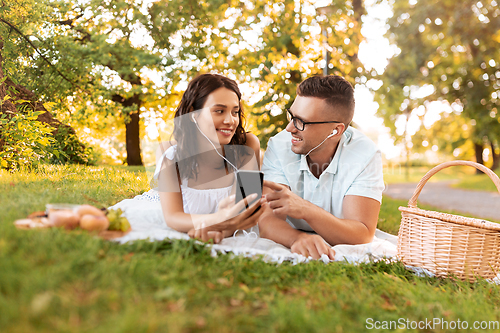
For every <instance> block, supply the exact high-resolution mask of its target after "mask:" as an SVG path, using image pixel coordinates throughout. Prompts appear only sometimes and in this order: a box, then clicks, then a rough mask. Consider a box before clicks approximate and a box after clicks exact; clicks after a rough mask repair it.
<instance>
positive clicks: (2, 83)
mask: <svg viewBox="0 0 500 333" xmlns="http://www.w3.org/2000/svg"><path fill="white" fill-rule="evenodd" d="M32 5H33V3H32V2H31V1H24V2H23V1H18V2H10V1H3V2H2V7H1V8H0V14H1V16H0V32H1V34H0V123H1V126H0V167H3V168H7V169H18V168H21V167H31V166H33V165H35V164H37V163H38V160H39V159H42V158H51V161H52V162H55V163H57V162H65V161H72V162H76V163H84V164H88V163H91V162H92V161H91V160H90V159H89V158H90V156H89V155H90V151H89V150H88V149H86V148H85V146H84V145H83V144H82V143H81V142H80V141H79V140H78V138H77V137H76V135H75V131H74V130H73V128H71V127H70V126H67V125H64V124H62V123H61V122H60V121H58V120H57V119H55V118H54V117H53V115H52V114H51V113H50V112H48V111H47V109H46V108H45V106H44V105H43V103H42V102H41V101H40V100H39V97H38V96H36V95H35V94H34V93H33V92H32V91H30V90H28V89H26V87H24V86H22V85H19V84H16V83H15V82H14V81H13V79H15V75H13V74H12V73H10V75H8V74H9V73H7V75H6V74H4V67H3V66H4V64H7V66H8V65H10V63H9V59H5V57H4V54H9V50H8V47H7V52H6V48H4V46H5V43H4V39H3V36H7V37H9V36H10V34H12V33H17V34H20V35H22V33H21V32H20V31H16V30H15V27H12V26H9V25H8V24H6V22H9V20H18V19H19V17H21V18H22V16H23V15H28V13H29V10H27V9H28V8H31V7H30V6H32ZM7 6H8V7H7ZM7 9H9V11H7ZM1 23H4V25H2V24H1ZM6 26H7V28H8V29H6ZM27 42H28V43H29V42H30V41H29V40H27ZM10 46H12V45H10ZM19 51H21V52H22V51H25V50H24V49H22V48H20V49H19Z"/></svg>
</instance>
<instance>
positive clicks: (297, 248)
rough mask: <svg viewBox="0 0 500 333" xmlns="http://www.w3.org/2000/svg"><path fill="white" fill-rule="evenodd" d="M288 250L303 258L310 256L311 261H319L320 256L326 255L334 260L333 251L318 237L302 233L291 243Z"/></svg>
mask: <svg viewBox="0 0 500 333" xmlns="http://www.w3.org/2000/svg"><path fill="white" fill-rule="evenodd" d="M290 250H291V251H292V252H293V253H298V254H301V255H303V256H304V257H309V256H311V257H313V259H319V258H321V255H323V254H326V255H327V256H328V258H330V259H331V260H335V251H334V250H333V249H332V248H331V247H330V246H329V245H328V244H326V242H325V240H324V239H323V238H321V236H319V235H310V234H306V233H302V234H301V235H300V236H299V237H297V239H295V241H294V242H293V243H292V247H291V248H290Z"/></svg>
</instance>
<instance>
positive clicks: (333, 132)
mask: <svg viewBox="0 0 500 333" xmlns="http://www.w3.org/2000/svg"><path fill="white" fill-rule="evenodd" d="M338 132H339V131H337V129H336V128H335V129H334V130H333V131H332V133H331V134H330V135H328V136H327V137H326V138H325V139H324V140H323V141H321V143H320V144H319V145H317V146H316V147H314V148H313V149H311V150H309V152H308V153H307V154H306V156H305V157H307V155H309V154H310V153H311V152H312V151H313V150H314V149H316V148H318V147H319V146H321V145H322V144H323V143H324V142H325V141H326V140H327V139H329V138H331V137H332V136H334V135H336V134H337V133H338Z"/></svg>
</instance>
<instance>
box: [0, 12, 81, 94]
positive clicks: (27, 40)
mask: <svg viewBox="0 0 500 333" xmlns="http://www.w3.org/2000/svg"><path fill="white" fill-rule="evenodd" d="M0 22H3V23H5V24H7V25H8V26H9V27H10V28H11V29H13V30H14V31H15V32H17V33H18V34H19V35H20V36H21V37H22V38H23V39H24V40H25V41H26V42H28V44H29V45H30V46H31V47H32V48H33V49H34V50H35V51H36V53H38V54H39V55H40V57H42V59H43V60H45V62H46V63H47V64H49V66H51V67H53V68H54V70H55V71H56V72H57V73H58V74H59V75H60V76H61V77H62V78H64V79H65V80H66V81H68V82H69V83H71V85H72V86H73V87H75V86H76V87H77V88H80V87H79V86H78V85H77V84H75V83H74V82H73V81H71V80H70V79H68V78H67V77H66V76H65V75H64V74H63V73H61V72H60V71H59V70H58V69H57V67H56V66H54V65H53V64H52V63H51V62H50V61H49V60H48V59H47V58H46V57H45V56H44V55H43V54H42V53H41V52H40V50H38V48H37V47H36V46H35V45H34V44H33V43H32V42H31V41H30V39H29V38H28V37H27V36H26V35H24V34H23V33H22V32H21V31H20V30H19V29H18V28H17V27H16V26H14V25H13V24H11V23H10V22H7V21H5V20H4V19H3V18H1V17H0Z"/></svg>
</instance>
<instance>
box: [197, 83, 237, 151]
mask: <svg viewBox="0 0 500 333" xmlns="http://www.w3.org/2000/svg"><path fill="white" fill-rule="evenodd" d="M239 114H240V101H239V100H238V95H236V93H235V92H234V91H232V90H230V89H227V88H224V87H222V88H219V89H217V90H214V91H213V92H212V93H211V94H210V95H208V97H207V100H206V101H205V105H203V109H202V110H201V112H199V113H198V112H197V114H196V115H195V119H196V122H197V124H198V126H199V128H200V130H201V131H202V132H203V133H204V134H205V135H206V136H207V137H208V138H209V139H210V140H211V141H212V142H214V143H219V144H220V145H227V144H229V142H231V139H232V137H233V135H234V133H235V131H236V128H237V127H238V124H239V123H240V119H239Z"/></svg>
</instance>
